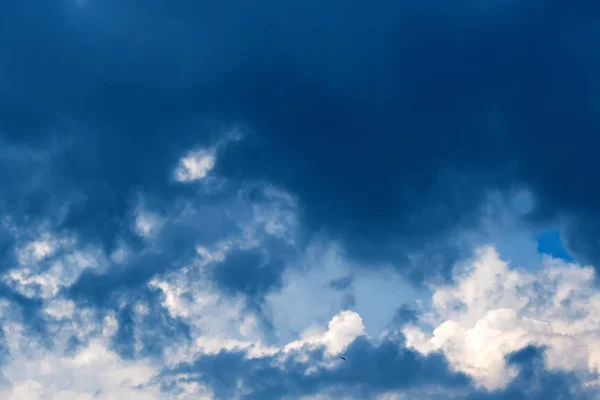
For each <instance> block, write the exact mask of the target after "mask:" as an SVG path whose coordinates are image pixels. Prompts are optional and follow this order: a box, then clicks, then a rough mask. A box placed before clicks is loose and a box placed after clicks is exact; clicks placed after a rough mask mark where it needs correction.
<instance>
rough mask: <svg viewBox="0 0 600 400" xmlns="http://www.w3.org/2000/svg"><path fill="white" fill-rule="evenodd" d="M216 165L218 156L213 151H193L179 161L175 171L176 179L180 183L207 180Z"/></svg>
mask: <svg viewBox="0 0 600 400" xmlns="http://www.w3.org/2000/svg"><path fill="white" fill-rule="evenodd" d="M215 164H216V156H215V151H214V150H213V149H200V150H195V151H191V152H189V153H187V154H186V155H185V156H184V157H182V158H181V160H179V164H178V166H177V168H176V169H175V179H176V180H177V181H179V182H193V181H197V180H200V179H203V178H206V176H207V175H208V173H209V172H210V171H211V170H212V169H213V168H214V167H215Z"/></svg>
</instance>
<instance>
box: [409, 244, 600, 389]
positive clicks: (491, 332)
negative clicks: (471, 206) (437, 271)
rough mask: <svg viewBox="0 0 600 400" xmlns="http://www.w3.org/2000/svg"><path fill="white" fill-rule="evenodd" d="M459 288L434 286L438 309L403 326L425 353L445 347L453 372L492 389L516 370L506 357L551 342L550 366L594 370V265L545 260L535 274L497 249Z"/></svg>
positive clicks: (469, 267) (470, 265)
mask: <svg viewBox="0 0 600 400" xmlns="http://www.w3.org/2000/svg"><path fill="white" fill-rule="evenodd" d="M462 268H463V273H462V274H460V275H458V276H457V281H456V284H455V285H451V286H440V287H435V288H434V290H433V310H432V312H431V313H429V314H427V315H425V316H423V317H422V318H421V320H420V322H423V323H427V324H431V326H432V331H431V332H428V331H424V330H422V329H421V328H419V327H417V326H415V325H409V326H406V327H405V328H404V330H403V332H404V334H405V335H406V338H407V344H408V346H409V347H411V348H415V349H417V350H418V351H419V352H421V353H423V354H428V353H429V352H430V351H442V352H443V353H444V354H445V356H446V357H447V358H448V360H449V361H450V365H452V367H453V369H455V370H457V371H461V372H464V373H466V374H468V375H470V376H471V377H472V378H473V379H474V380H475V381H476V382H477V383H478V384H480V385H482V386H485V387H487V388H490V389H497V388H503V387H505V386H506V385H507V384H508V383H509V382H511V381H512V380H513V379H514V378H515V377H516V376H517V374H518V370H517V369H516V368H514V367H512V366H511V365H510V363H508V362H507V360H506V357H507V356H508V355H509V354H510V353H512V352H515V351H518V350H519V349H522V348H524V347H526V346H530V345H533V346H545V347H546V356H547V359H546V361H545V364H544V365H545V366H547V367H548V368H549V369H550V370H551V371H563V372H564V371H580V372H582V371H583V372H586V373H589V374H595V373H597V372H598V371H599V370H598V368H599V366H600V364H598V345H599V344H600V342H599V341H598V339H599V336H598V332H600V330H599V328H600V327H599V326H598V322H599V321H600V319H599V317H598V310H597V304H600V303H599V300H600V297H598V291H597V288H596V284H595V279H596V275H595V271H594V269H593V268H591V267H589V266H588V267H583V266H580V265H577V264H569V263H567V262H564V261H562V260H559V259H552V258H545V260H544V264H543V269H541V270H539V271H537V272H536V273H531V272H528V271H526V270H520V269H512V268H510V267H509V265H508V263H507V262H505V261H503V260H502V259H500V256H499V254H498V253H497V252H496V251H495V250H494V249H493V248H491V247H487V248H483V249H481V250H480V251H479V253H478V254H477V256H476V257H475V258H474V259H472V260H471V261H469V262H467V263H466V264H465V265H463V266H462Z"/></svg>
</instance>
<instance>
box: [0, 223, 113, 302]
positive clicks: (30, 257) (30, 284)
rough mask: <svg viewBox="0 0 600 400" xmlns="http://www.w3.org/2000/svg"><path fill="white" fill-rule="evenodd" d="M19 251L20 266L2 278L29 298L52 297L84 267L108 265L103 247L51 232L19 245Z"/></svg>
mask: <svg viewBox="0 0 600 400" xmlns="http://www.w3.org/2000/svg"><path fill="white" fill-rule="evenodd" d="M17 236H18V234H17ZM16 254H17V260H18V262H19V268H14V269H10V270H8V271H7V272H5V273H4V274H2V275H1V276H0V279H1V280H2V281H3V282H4V283H6V284H7V285H8V286H9V287H12V288H14V290H16V291H17V292H19V293H20V294H22V295H23V296H26V297H29V298H34V297H38V298H43V299H49V298H52V297H54V296H56V295H57V294H58V293H59V291H60V290H61V288H65V287H69V286H70V285H71V284H73V283H74V282H75V281H76V280H77V278H78V277H79V276H80V275H81V273H82V272H83V271H84V270H85V269H88V268H99V267H101V266H103V265H106V257H105V256H104V254H103V252H102V250H100V249H98V248H95V247H93V246H86V247H81V248H80V247H78V243H77V238H75V237H58V236H55V235H52V234H51V233H49V232H45V233H43V234H41V235H40V236H39V237H38V238H37V239H35V240H31V241H29V242H26V243H25V244H23V245H21V246H19V247H17V250H16Z"/></svg>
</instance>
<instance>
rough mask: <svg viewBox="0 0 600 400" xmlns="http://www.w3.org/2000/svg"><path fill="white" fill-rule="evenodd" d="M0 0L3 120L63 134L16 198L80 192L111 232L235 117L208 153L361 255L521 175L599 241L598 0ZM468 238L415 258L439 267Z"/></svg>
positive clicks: (80, 223) (442, 224) (418, 245)
mask: <svg viewBox="0 0 600 400" xmlns="http://www.w3.org/2000/svg"><path fill="white" fill-rule="evenodd" d="M0 7H1V9H0V13H1V15H2V17H0V18H1V20H0V22H1V23H0V37H1V38H2V39H0V51H2V53H3V54H8V55H10V56H9V57H6V58H5V59H3V61H2V63H0V89H1V90H0V105H1V107H0V110H1V111H0V130H1V134H2V138H3V141H4V143H5V144H6V145H10V146H25V145H26V146H28V147H29V148H33V149H44V148H55V149H57V150H56V151H57V154H54V155H53V157H52V158H51V159H50V160H48V161H47V164H48V166H47V169H48V170H50V171H52V172H53V174H52V177H49V179H48V180H49V181H45V182H43V183H42V184H41V185H40V190H38V191H36V192H35V193H37V195H35V196H31V197H30V196H29V195H28V194H27V193H31V192H27V191H26V190H25V188H24V187H23V186H22V185H21V184H19V185H17V184H16V182H17V181H16V180H13V181H14V183H15V184H14V185H12V186H7V188H5V189H4V190H3V192H6V193H12V196H11V197H10V196H9V197H7V200H6V199H5V201H7V202H8V203H7V204H6V207H7V209H12V208H11V207H12V206H13V205H14V206H15V208H14V209H13V210H21V211H22V213H24V214H27V215H35V214H36V213H37V214H41V213H45V212H47V211H50V210H53V208H52V206H53V205H54V204H56V202H44V201H43V200H44V199H46V198H48V199H52V198H53V197H54V198H56V197H58V198H60V196H63V197H64V198H65V199H71V196H73V195H74V193H79V196H80V197H79V198H80V199H82V200H81V202H80V203H78V206H77V207H74V208H73V209H72V210H71V214H69V215H68V216H67V218H66V219H65V220H64V224H65V226H67V227H69V228H75V227H87V229H91V228H90V227H94V228H93V229H92V230H91V231H90V232H89V233H90V235H94V236H96V237H100V238H101V240H103V241H109V242H110V241H114V239H115V238H114V232H115V231H118V230H119V229H120V221H121V219H122V218H123V216H124V214H125V213H126V210H127V202H128V201H129V199H130V198H131V196H132V193H134V192H135V191H136V190H139V189H144V190H148V191H153V192H154V193H156V195H157V196H169V195H174V194H176V193H177V194H182V193H183V194H185V193H187V192H186V190H184V189H183V188H180V187H178V186H172V185H171V186H170V185H169V182H170V180H169V174H170V171H171V168H172V167H173V165H174V164H175V162H176V161H177V158H178V157H179V156H181V154H182V153H183V152H184V151H186V150H188V149H190V148H191V147H192V146H194V145H199V144H200V145H202V144H211V143H214V141H215V140H216V139H217V136H218V135H219V134H221V133H223V132H224V131H226V130H227V129H228V128H230V127H233V126H239V127H242V128H243V130H244V132H245V133H246V139H245V140H243V141H242V142H240V143H239V144H238V145H237V146H233V147H231V146H228V147H227V148H226V149H223V150H222V152H221V153H220V154H219V158H220V160H219V163H218V166H217V167H218V168H217V171H218V173H220V174H223V175H225V176H227V177H229V178H232V179H242V180H245V179H265V180H268V181H271V182H273V183H275V184H278V185H281V186H283V187H284V188H286V189H289V190H291V191H292V193H294V194H297V195H298V196H299V199H300V202H301V205H302V210H303V217H304V219H303V221H304V222H305V223H306V226H307V227H308V228H309V229H313V230H319V229H322V228H324V229H325V230H326V231H327V232H328V233H330V234H331V235H332V236H334V237H336V238H340V239H342V240H343V242H344V243H345V244H346V247H347V249H348V251H349V252H350V253H351V254H352V255H354V256H358V257H361V258H362V259H364V260H369V261H373V260H375V261H383V260H389V259H392V260H395V261H398V263H399V264H402V261H406V258H405V253H406V251H407V250H420V249H422V246H424V244H425V243H427V242H429V241H431V240H433V239H435V240H437V241H439V242H440V246H442V247H443V246H448V245H447V244H446V243H445V241H446V239H443V237H444V236H443V234H448V233H451V232H452V231H453V230H454V229H456V228H457V227H458V228H460V227H465V226H469V225H472V224H473V223H474V221H475V217H476V216H477V213H478V207H479V206H480V205H481V204H482V202H483V201H484V199H485V195H486V190H487V189H489V188H499V189H509V188H511V187H513V186H515V185H525V186H527V187H530V188H531V189H532V190H533V192H534V195H535V198H536V206H535V210H534V212H533V214H532V221H533V222H536V223H537V222H544V221H545V220H547V219H549V218H555V217H565V218H566V217H568V218H569V222H568V223H566V224H567V227H568V229H567V231H566V232H567V244H568V245H569V247H570V248H571V249H572V250H573V251H574V252H576V253H580V255H582V256H584V257H588V258H589V259H594V258H595V257H597V255H596V254H595V247H593V246H592V245H591V244H592V243H595V241H596V239H597V236H598V235H597V232H596V231H595V228H594V226H596V225H597V224H594V223H593V222H590V221H595V220H596V219H597V217H598V214H599V213H600V210H598V207H597V204H600V202H599V200H600V191H599V190H598V189H597V188H596V186H595V185H594V184H593V182H596V181H598V178H600V176H599V175H598V172H597V171H598V169H597V168H595V164H594V159H595V151H596V150H595V149H596V148H597V147H598V144H599V143H598V141H599V140H600V139H598V138H599V137H600V136H599V135H598V123H599V119H598V112H597V104H598V94H599V93H600V90H599V87H600V86H599V84H600V82H599V81H598V79H597V78H596V74H595V71H597V70H598V68H597V67H600V62H599V61H598V59H597V57H594V56H593V54H595V52H594V51H595V48H596V47H595V45H594V43H595V40H597V38H598V33H597V31H596V30H595V29H594V22H595V18H597V17H598V16H599V15H600V6H599V5H596V3H593V2H584V4H583V5H579V4H575V3H573V2H566V1H549V2H542V1H534V2H529V3H527V4H524V3H522V2H495V3H492V4H489V3H486V4H485V5H482V4H481V2H479V1H467V2H463V3H461V4H460V5H456V4H452V5H450V4H446V3H443V2H439V1H433V0H429V1H418V2H417V1H402V2H391V1H389V2H388V1H378V2H375V3H368V4H367V3H365V2H359V1H348V2H344V3H335V4H333V3H332V4H324V3H322V2H317V1H292V2H275V1H267V2H262V3H261V4H260V6H256V5H250V4H243V3H242V2H234V1H231V0H229V1H223V2H218V3H210V4H209V3H198V2H194V1H187V0H185V1H180V2H168V1H166V0H152V1H147V2H144V4H143V5H140V4H139V3H137V2H133V1H109V0H97V1H87V2H81V4H80V5H77V2H75V1H73V2H69V1H63V2H59V3H44V4H38V3H37V2H31V1H22V2H17V3H5V4H3V5H2V6H0ZM3 161H4V160H3ZM6 163H8V164H7V168H10V167H11V166H12V169H18V168H21V167H23V168H32V167H30V166H25V165H24V164H23V163H21V162H20V161H18V160H17V161H15V160H12V161H11V160H9V161H7V162H6ZM6 163H5V164H6ZM25 171H27V169H25ZM24 174H25V175H27V172H25V173H24ZM40 174H41V172H40ZM39 176H43V174H41V175H39ZM166 189H169V190H170V191H169V192H168V193H169V194H167V192H166ZM14 190H16V192H15V191H14ZM17 205H18V207H17ZM449 247H451V246H449ZM459 255H460V252H457V251H456V250H452V249H451V248H450V249H449V252H447V253H444V254H442V255H440V259H439V260H438V261H439V262H437V261H436V262H432V263H430V264H431V266H430V267H425V268H424V269H423V270H421V271H418V273H415V272H414V271H412V272H410V273H409V276H410V277H411V279H414V280H417V281H419V280H422V279H423V278H426V277H427V276H428V275H432V274H442V275H444V276H448V272H447V271H446V270H440V267H439V265H440V264H441V265H448V264H449V263H450V262H451V261H453V260H454V259H455V258H456V257H458V256H459ZM425 265H429V264H425ZM114 278H115V279H117V278H118V277H116V276H115V277H114Z"/></svg>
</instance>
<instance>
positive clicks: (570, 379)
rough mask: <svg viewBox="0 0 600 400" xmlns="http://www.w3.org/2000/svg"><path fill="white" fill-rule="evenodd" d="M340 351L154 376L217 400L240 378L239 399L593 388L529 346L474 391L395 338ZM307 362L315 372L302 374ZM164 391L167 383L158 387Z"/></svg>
mask: <svg viewBox="0 0 600 400" xmlns="http://www.w3.org/2000/svg"><path fill="white" fill-rule="evenodd" d="M344 356H345V358H346V359H347V361H346V362H340V364H339V365H337V366H336V367H334V368H333V369H325V368H322V367H318V366H317V364H318V362H319V361H320V360H322V357H323V353H322V351H321V350H314V351H312V352H311V353H310V357H308V359H307V360H305V361H302V362H299V361H294V360H293V359H287V360H286V361H284V362H283V363H281V362H280V361H276V360H275V359H272V358H269V357H263V358H252V359H245V358H244V353H241V352H227V351H222V352H220V353H219V354H216V355H207V356H202V357H201V358H199V359H197V360H196V361H195V362H193V363H192V364H182V365H180V366H178V367H176V368H174V369H172V370H168V371H164V372H163V374H162V379H163V381H164V382H165V383H166V382H168V381H169V380H170V379H169V378H170V377H175V376H177V375H179V378H177V379H180V380H183V381H197V380H199V381H201V382H203V383H205V384H208V385H210V386H211V387H212V388H213V390H214V391H215V394H216V396H217V398H231V397H233V396H234V395H235V389H234V388H235V387H236V385H238V384H239V383H240V382H242V383H243V385H244V389H245V390H246V391H247V392H246V394H244V395H242V397H241V398H248V399H250V398H252V399H257V400H261V399H273V398H282V399H283V398H290V399H291V398H298V397H299V396H307V395H314V394H318V393H321V394H322V393H327V394H329V395H331V396H336V397H343V396H351V397H353V398H361V399H362V398H364V399H374V398H376V396H377V395H378V394H382V393H385V392H390V391H400V392H405V393H421V395H420V398H428V399H430V398H431V399H434V398H435V399H437V398H452V399H463V400H504V399H506V400H508V399H515V400H518V399H523V400H525V399H527V400H538V399H539V400H542V399H557V400H558V399H564V400H570V399H575V398H576V399H592V398H594V395H595V393H596V392H594V390H593V389H590V388H585V387H584V386H583V385H582V383H581V381H579V380H578V378H577V377H575V375H572V374H569V373H561V372H552V371H548V370H547V369H546V368H545V367H544V362H543V359H544V349H540V348H536V347H533V346H528V347H526V348H524V349H521V350H519V351H517V352H515V353H512V354H510V355H508V356H507V361H508V363H509V364H510V365H512V366H515V367H517V368H518V371H519V372H518V375H517V377H516V378H515V379H514V380H513V381H512V382H511V383H509V385H508V386H507V387H505V388H503V389H498V390H493V391H486V390H483V389H481V388H476V387H475V385H474V384H473V382H472V381H471V380H470V379H469V378H467V377H466V376H464V375H462V374H460V373H454V372H451V371H450V370H449V367H448V363H447V361H446V359H445V358H444V357H443V356H440V355H435V354H434V355H430V356H422V355H420V354H418V353H415V352H412V351H411V350H409V349H407V348H405V347H403V344H402V341H400V342H398V341H389V340H388V341H384V342H383V343H381V344H380V345H374V344H373V343H370V342H369V341H367V340H365V339H357V340H356V341H355V342H354V343H353V344H352V345H351V346H350V347H349V348H348V349H347V350H346V351H345V352H344ZM309 367H314V368H316V370H313V371H312V372H311V373H310V374H306V373H305V371H306V369H307V368H309ZM181 374H183V375H181ZM182 376H183V377H182ZM434 388H438V389H439V390H438V391H444V392H446V397H443V396H438V397H436V395H435V392H436V391H435V390H433V392H432V390H431V389H434ZM164 389H165V390H171V389H172V388H169V387H168V385H166V384H165V387H164ZM428 391H429V392H432V393H428ZM426 393H427V394H426ZM244 396H245V397H244Z"/></svg>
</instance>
